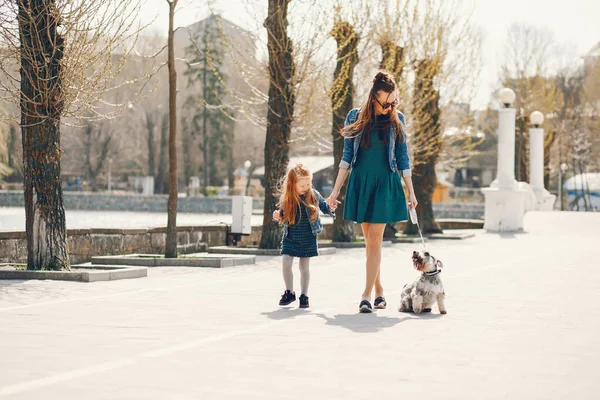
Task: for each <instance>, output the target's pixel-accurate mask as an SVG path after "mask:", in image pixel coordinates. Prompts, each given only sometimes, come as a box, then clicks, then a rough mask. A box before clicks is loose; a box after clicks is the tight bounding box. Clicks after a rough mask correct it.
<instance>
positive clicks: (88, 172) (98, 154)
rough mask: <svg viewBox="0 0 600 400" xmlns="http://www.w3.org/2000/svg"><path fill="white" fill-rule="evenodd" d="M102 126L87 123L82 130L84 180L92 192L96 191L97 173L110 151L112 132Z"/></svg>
mask: <svg viewBox="0 0 600 400" xmlns="http://www.w3.org/2000/svg"><path fill="white" fill-rule="evenodd" d="M109 129H110V128H107V127H106V126H105V125H103V124H99V125H98V126H94V125H93V124H92V123H91V122H88V123H87V125H86V127H85V128H84V141H83V147H84V154H85V159H84V165H83V170H84V173H85V177H86V179H87V180H88V181H89V182H90V184H91V186H92V191H93V192H97V191H98V181H97V178H98V173H99V172H100V171H101V170H102V168H103V167H104V162H105V161H106V159H107V158H108V154H109V151H110V150H111V146H110V145H111V140H112V132H111V131H110V130H109Z"/></svg>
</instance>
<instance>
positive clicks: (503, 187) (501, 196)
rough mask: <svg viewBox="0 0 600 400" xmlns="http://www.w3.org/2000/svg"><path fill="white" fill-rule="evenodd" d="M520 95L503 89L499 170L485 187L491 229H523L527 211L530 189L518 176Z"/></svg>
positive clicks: (485, 217) (506, 230) (488, 227)
mask: <svg viewBox="0 0 600 400" xmlns="http://www.w3.org/2000/svg"><path fill="white" fill-rule="evenodd" d="M515 98H516V95H515V92H514V91H513V90H512V89H509V88H505V89H502V91H500V102H501V103H502V107H501V108H500V109H499V110H498V173H497V177H496V180H495V181H494V182H492V184H491V186H490V187H488V188H484V189H482V191H483V194H484V195H485V216H484V220H485V222H484V225H483V228H484V229H485V230H486V231H488V232H518V231H522V230H523V217H524V216H525V212H526V203H525V199H526V190H525V189H523V188H522V187H521V185H518V184H517V181H516V180H515V125H516V124H515V119H516V114H517V113H516V110H515V109H514V108H512V107H511V105H512V104H513V102H514V101H515Z"/></svg>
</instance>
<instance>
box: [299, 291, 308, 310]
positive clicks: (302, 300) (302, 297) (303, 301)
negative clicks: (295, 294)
mask: <svg viewBox="0 0 600 400" xmlns="http://www.w3.org/2000/svg"><path fill="white" fill-rule="evenodd" d="M308 307H309V304H308V296H305V295H303V294H301V295H300V308H308Z"/></svg>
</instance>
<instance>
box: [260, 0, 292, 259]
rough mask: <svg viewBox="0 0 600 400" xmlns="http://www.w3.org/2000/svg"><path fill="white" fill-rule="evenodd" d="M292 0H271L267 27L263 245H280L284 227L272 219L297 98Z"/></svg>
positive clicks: (285, 162) (285, 161) (287, 154)
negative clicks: (290, 21)
mask: <svg viewBox="0 0 600 400" xmlns="http://www.w3.org/2000/svg"><path fill="white" fill-rule="evenodd" d="M289 3H290V0H269V11H268V16H267V18H266V20H265V23H264V25H265V28H266V29H267V34H268V50H269V101H268V104H269V108H268V112H267V137H266V139H265V206H264V214H263V229H262V235H261V239H260V248H262V249H275V248H278V247H279V242H280V239H281V229H280V228H279V226H277V225H276V224H275V223H273V219H272V218H273V211H275V209H276V208H277V201H278V198H277V191H278V189H279V182H280V180H281V178H282V177H283V176H284V175H285V172H286V169H287V165H288V162H289V149H290V142H289V140H290V133H291V125H292V120H293V117H294V103H295V100H296V96H295V90H294V82H293V78H294V75H295V72H296V66H295V64H294V55H293V46H292V41H291V39H290V38H289V36H288V33H287V26H288V5H289Z"/></svg>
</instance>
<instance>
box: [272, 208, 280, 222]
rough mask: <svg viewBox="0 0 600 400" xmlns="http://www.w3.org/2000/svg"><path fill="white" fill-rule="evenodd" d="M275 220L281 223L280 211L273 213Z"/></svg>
mask: <svg viewBox="0 0 600 400" xmlns="http://www.w3.org/2000/svg"><path fill="white" fill-rule="evenodd" d="M273 219H274V220H275V221H277V222H280V221H281V214H280V213H279V210H275V211H273Z"/></svg>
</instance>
